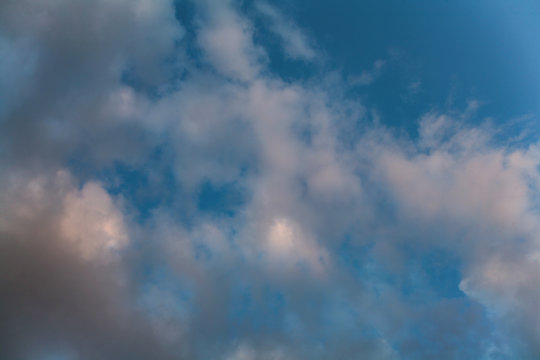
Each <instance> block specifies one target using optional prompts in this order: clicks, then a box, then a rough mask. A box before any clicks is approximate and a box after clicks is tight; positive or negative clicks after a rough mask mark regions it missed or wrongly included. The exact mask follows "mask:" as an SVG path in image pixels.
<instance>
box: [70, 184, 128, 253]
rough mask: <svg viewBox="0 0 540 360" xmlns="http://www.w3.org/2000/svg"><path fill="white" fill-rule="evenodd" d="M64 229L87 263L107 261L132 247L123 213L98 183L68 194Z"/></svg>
mask: <svg viewBox="0 0 540 360" xmlns="http://www.w3.org/2000/svg"><path fill="white" fill-rule="evenodd" d="M60 228H61V233H62V235H63V236H64V237H65V239H66V240H67V241H69V242H70V243H72V244H73V245H75V247H76V248H77V249H78V250H79V251H80V253H81V255H82V256H83V257H84V258H85V259H87V260H94V259H106V258H107V257H108V256H110V255H111V254H113V253H114V252H115V251H118V250H120V249H122V248H123V247H124V246H126V245H127V243H128V234H127V230H126V227H125V224H124V219H123V216H122V213H121V212H120V211H119V210H118V209H117V207H116V206H115V204H114V203H113V201H112V199H111V197H110V196H109V195H108V194H107V192H106V191H105V190H104V189H103V188H102V187H101V186H100V185H99V184H97V183H95V182H89V183H87V184H85V185H84V187H83V188H82V189H81V190H73V191H70V192H69V193H68V194H66V196H65V198H64V212H63V215H62V219H61V222H60Z"/></svg>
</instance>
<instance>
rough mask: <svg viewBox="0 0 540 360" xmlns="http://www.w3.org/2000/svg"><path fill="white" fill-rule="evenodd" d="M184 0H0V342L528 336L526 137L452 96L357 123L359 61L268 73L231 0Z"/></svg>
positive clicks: (276, 355)
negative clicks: (389, 121) (346, 73)
mask: <svg viewBox="0 0 540 360" xmlns="http://www.w3.org/2000/svg"><path fill="white" fill-rule="evenodd" d="M189 4H190V6H192V8H193V14H191V16H192V18H189V16H188V15H189V14H187V15H186V16H185V18H186V19H187V20H186V24H180V23H179V22H178V20H177V17H176V16H175V11H181V10H182V9H183V8H181V7H176V8H175V4H174V3H173V2H169V1H143V0H138V1H123V0H122V1H117V2H109V1H95V2H91V3H90V2H88V3H86V2H84V3H83V2H66V1H40V2H38V1H30V0H25V1H20V2H4V3H2V4H1V5H0V24H1V25H0V53H1V54H7V56H6V57H2V58H3V60H2V61H1V62H0V74H1V75H6V76H5V77H4V78H6V79H8V82H9V84H8V85H0V92H1V93H2V94H8V96H6V97H5V98H3V100H1V101H2V103H1V104H0V106H1V108H0V114H1V116H2V119H1V120H0V127H1V131H0V134H1V135H0V144H1V145H0V165H2V168H3V169H4V171H2V173H1V174H0V189H1V190H0V248H1V249H0V270H1V271H0V292H1V294H2V295H3V296H0V317H1V318H2V319H3V320H4V321H2V324H0V339H2V343H1V344H0V354H1V355H2V357H6V358H14V357H19V358H36V357H37V358H42V357H46V356H51V355H54V354H58V353H61V354H67V355H68V356H72V357H73V358H76V359H95V358H114V359H138V358H140V359H148V358H158V359H183V358H186V359H207V358H217V359H253V358H257V359H305V358H309V359H334V358H354V357H361V358H370V359H397V358H401V359H418V358H420V359H421V358H434V357H436V358H441V359H452V358H482V356H484V357H488V356H491V357H492V358H496V356H500V357H504V356H507V357H509V358H511V357H514V358H515V357H518V358H527V357H529V358H534V357H537V355H538V353H539V350H538V341H537V338H538V336H537V335H538V332H537V330H536V323H537V322H538V321H537V320H538V317H537V315H536V311H535V310H536V308H535V305H534V304H536V303H537V300H538V293H537V291H536V290H535V288H536V287H535V286H534V284H535V281H536V280H535V279H536V278H537V277H538V276H536V275H537V273H538V269H537V262H538V256H539V254H540V253H539V247H538V240H539V239H538V234H539V228H538V209H539V207H538V196H537V193H538V186H539V184H540V183H539V180H540V178H539V174H538V166H539V165H540V163H539V162H540V157H539V156H538V155H539V153H538V146H537V145H535V144H528V145H524V144H519V146H518V145H516V144H515V143H513V144H508V143H505V142H501V141H498V140H497V136H498V132H497V129H493V127H492V126H491V125H490V124H487V123H486V124H479V125H471V122H470V120H471V119H475V118H476V116H477V110H478V108H479V106H480V103H478V102H476V101H471V102H469V104H468V105H467V106H466V108H465V109H461V110H459V109H450V110H448V111H446V112H440V111H435V110H433V109H426V110H427V111H426V113H425V114H424V115H422V116H420V117H419V119H418V131H417V136H416V135H415V136H414V137H412V136H407V135H403V134H402V133H400V132H399V131H395V129H391V128H387V127H384V126H383V125H381V124H380V122H376V123H374V124H373V123H370V121H369V118H368V115H367V114H369V113H370V112H371V113H373V112H376V109H373V108H372V107H371V106H370V105H369V104H358V102H357V101H356V100H354V101H353V100H351V99H349V98H348V97H347V95H346V94H347V90H348V89H349V87H350V86H357V85H360V86H364V85H369V84H370V83H372V82H373V81H375V79H376V78H377V77H378V76H380V73H381V71H382V69H383V68H384V66H385V62H384V61H383V60H379V61H376V62H375V63H374V64H373V69H371V70H369V71H366V72H365V73H362V74H360V76H359V77H357V78H354V77H352V78H351V79H349V80H350V81H347V82H341V81H340V80H336V79H335V78H332V76H329V75H328V76H327V74H323V75H325V76H321V77H320V78H315V79H308V80H306V81H291V80H289V81H285V80H284V79H281V78H280V77H279V76H278V75H277V74H274V73H272V71H271V69H270V68H269V66H268V59H267V56H266V54H265V50H264V49H263V48H262V47H261V46H260V45H258V42H256V41H255V39H256V35H257V32H258V31H264V30H263V29H259V28H257V23H256V22H255V21H252V19H250V18H249V17H248V16H247V15H246V11H247V10H246V9H245V8H244V7H242V4H240V3H237V2H233V1H226V2H222V1H212V0H205V1H198V2H192V3H189ZM176 5H178V4H176ZM255 9H256V10H257V11H258V14H259V15H262V16H263V17H265V18H266V19H267V20H268V24H269V28H270V30H271V31H272V32H273V33H274V35H277V36H278V37H280V39H281V41H282V43H283V44H282V45H283V50H284V52H285V53H284V55H285V56H289V57H291V58H293V59H299V60H305V61H313V60H314V59H315V58H316V56H317V52H316V51H315V49H316V46H315V45H314V43H313V42H312V40H311V39H309V38H308V37H307V35H306V34H305V33H304V32H302V31H301V30H300V29H299V27H298V26H296V25H295V24H294V22H293V21H292V19H288V18H286V17H285V16H284V15H283V14H282V12H281V11H280V10H279V9H278V8H277V7H274V6H272V5H270V4H268V3H265V2H258V3H256V4H255ZM248 10H249V9H248ZM182 18H184V17H182ZM266 35H267V36H271V35H270V34H266ZM11 85H12V86H11ZM368 110H369V111H368ZM207 190H208V191H207ZM229 192H230V193H231V194H234V196H232V195H231V196H222V195H223V193H225V194H229ZM231 199H232V200H231ZM239 199H240V200H239ZM223 204H224V205H223ZM203 205H204V206H203ZM221 205H223V206H221ZM488 358H489V357H488Z"/></svg>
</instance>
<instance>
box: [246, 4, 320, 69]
mask: <svg viewBox="0 0 540 360" xmlns="http://www.w3.org/2000/svg"><path fill="white" fill-rule="evenodd" d="M255 9H256V10H257V11H258V12H259V13H260V14H262V15H263V16H264V17H265V18H266V19H268V21H269V23H270V29H271V31H272V32H273V33H275V34H276V35H277V36H278V37H279V39H280V40H281V43H282V45H283V49H284V50H285V55H286V56H288V57H290V58H292V59H296V60H304V61H313V60H314V59H315V58H316V56H317V52H316V51H315V49H314V47H313V45H312V44H311V42H310V41H309V38H308V37H307V36H306V35H305V34H304V32H303V31H302V30H301V29H300V28H299V27H298V26H297V25H296V24H295V23H294V22H292V21H291V20H289V19H287V18H286V17H285V16H283V14H282V13H281V12H280V11H279V10H278V9H276V8H275V7H274V6H272V5H270V4H269V3H267V2H263V1H259V2H256V3H255Z"/></svg>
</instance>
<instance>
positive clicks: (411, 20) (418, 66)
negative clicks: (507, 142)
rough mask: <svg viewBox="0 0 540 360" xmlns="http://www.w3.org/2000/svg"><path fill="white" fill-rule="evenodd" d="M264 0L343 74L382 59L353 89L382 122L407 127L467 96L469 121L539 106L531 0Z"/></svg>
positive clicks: (539, 55)
mask: <svg viewBox="0 0 540 360" xmlns="http://www.w3.org/2000/svg"><path fill="white" fill-rule="evenodd" d="M272 3H274V4H278V5H279V8H280V9H282V11H284V12H285V13H288V14H290V15H291V16H292V17H294V19H295V21H296V22H297V23H298V24H299V26H300V27H303V28H305V29H307V31H308V32H309V33H310V34H312V35H313V36H314V38H316V39H317V41H318V42H319V44H320V48H322V49H325V53H326V54H328V55H329V56H326V61H327V63H328V64H329V67H330V68H337V69H342V71H343V74H344V76H345V77H350V76H355V75H356V76H357V75H360V74H362V72H363V71H366V70H369V69H372V67H373V64H374V63H375V62H376V61H378V60H383V61H385V65H384V66H383V68H382V69H381V71H380V74H379V75H378V77H377V78H375V79H373V81H372V82H371V83H369V84H365V85H364V86H357V87H356V88H354V87H353V88H352V90H351V93H352V95H353V96H358V97H360V98H362V99H364V101H365V103H367V104H370V106H372V107H374V108H376V109H377V111H378V112H379V113H380V115H381V120H382V121H383V122H384V123H385V124H388V125H391V126H395V127H399V128H405V129H408V130H409V132H410V133H411V134H413V135H414V134H415V130H416V121H417V119H418V117H419V116H420V115H421V114H423V113H425V112H427V111H429V110H432V109H440V110H441V111H444V110H446V109H448V108H465V107H466V104H467V102H468V101H469V100H471V99H477V100H479V101H480V102H482V104H483V106H481V107H480V108H479V111H478V114H477V116H476V119H477V121H481V120H482V119H484V118H485V117H493V118H494V119H495V121H496V122H498V123H501V122H505V121H506V120H507V119H509V118H513V117H518V116H522V115H524V114H528V113H531V112H534V113H535V114H536V113H538V111H539V110H540V108H539V106H540V105H539V104H540V103H539V102H538V95H539V94H540V81H539V80H540V71H539V70H538V66H537V65H536V64H538V62H539V60H540V44H539V43H538V41H536V39H538V33H539V31H540V27H538V26H537V24H538V19H539V16H540V15H539V14H538V13H537V12H534V11H532V9H534V8H537V7H538V6H537V5H535V4H534V2H531V1H525V2H524V4H523V6H510V4H509V3H507V2H504V1H473V2H471V1H452V2H449V1H444V2H443V1H425V0H423V1H415V2H406V1H398V0H391V1H374V0H368V1H361V2H359V1H340V2H338V3H329V2H324V1H298V2H294V3H289V2H285V1H280V0H278V1H274V2H272ZM510 8H511V10H512V11H510ZM271 66H275V69H276V70H277V71H283V69H287V67H286V66H285V67H284V66H282V64H280V63H274V64H273V65H272V64H271ZM299 66H301V65H299ZM286 71H287V70H286ZM368 90H369V91H368Z"/></svg>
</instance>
